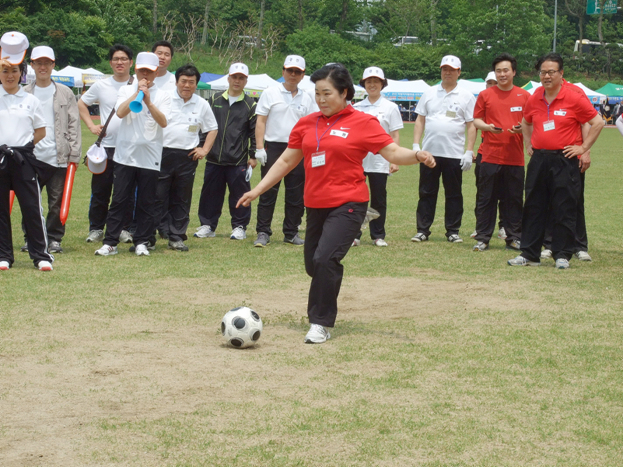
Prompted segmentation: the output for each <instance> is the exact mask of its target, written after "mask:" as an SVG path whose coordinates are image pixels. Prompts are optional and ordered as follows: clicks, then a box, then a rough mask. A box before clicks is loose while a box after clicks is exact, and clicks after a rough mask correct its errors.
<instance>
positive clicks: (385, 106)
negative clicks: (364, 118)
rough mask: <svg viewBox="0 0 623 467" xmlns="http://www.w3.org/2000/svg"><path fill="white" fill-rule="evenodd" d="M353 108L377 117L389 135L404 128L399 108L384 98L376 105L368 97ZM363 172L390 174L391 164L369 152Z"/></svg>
mask: <svg viewBox="0 0 623 467" xmlns="http://www.w3.org/2000/svg"><path fill="white" fill-rule="evenodd" d="M353 107H354V108H355V109H357V110H359V111H361V112H363V113H366V114H368V115H372V116H374V117H376V118H377V119H378V121H379V123H380V124H381V126H382V127H383V129H384V130H385V131H386V132H387V134H389V133H391V132H392V131H396V130H400V129H402V128H403V127H404V125H403V123H402V117H401V116H400V110H399V109H398V106H397V105H396V104H394V103H393V102H391V101H389V100H387V99H385V98H384V97H382V96H381V97H380V98H379V99H377V101H376V102H375V103H374V104H372V103H371V102H370V101H369V100H368V98H367V97H366V98H365V99H364V100H362V101H361V102H357V103H356V104H355V105H354V106H353ZM363 171H364V172H367V173H370V172H371V173H383V174H388V173H389V162H388V161H387V160H386V159H385V158H384V157H383V156H381V155H380V154H374V153H372V152H369V153H368V155H367V156H366V158H365V159H364V160H363Z"/></svg>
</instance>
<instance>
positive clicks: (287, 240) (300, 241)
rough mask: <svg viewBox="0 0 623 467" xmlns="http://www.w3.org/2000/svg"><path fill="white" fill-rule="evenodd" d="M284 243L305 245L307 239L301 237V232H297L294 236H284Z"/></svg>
mask: <svg viewBox="0 0 623 467" xmlns="http://www.w3.org/2000/svg"><path fill="white" fill-rule="evenodd" d="M283 243H289V244H290V245H296V246H303V245H305V240H303V239H302V238H301V237H299V234H296V235H295V236H294V237H292V238H287V237H284V238H283Z"/></svg>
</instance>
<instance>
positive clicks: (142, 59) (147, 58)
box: [134, 52, 160, 71]
mask: <svg viewBox="0 0 623 467" xmlns="http://www.w3.org/2000/svg"><path fill="white" fill-rule="evenodd" d="M159 66H160V60H158V55H156V54H155V53H152V52H140V53H139V54H138V55H137V56H136V65H135V66H134V68H135V69H137V70H139V69H141V68H147V69H148V70H151V71H156V70H157V69H158V67H159Z"/></svg>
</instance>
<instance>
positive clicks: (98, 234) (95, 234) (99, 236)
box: [87, 230, 104, 243]
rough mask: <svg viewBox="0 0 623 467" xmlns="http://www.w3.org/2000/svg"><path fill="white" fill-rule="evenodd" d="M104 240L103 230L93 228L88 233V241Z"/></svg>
mask: <svg viewBox="0 0 623 467" xmlns="http://www.w3.org/2000/svg"><path fill="white" fill-rule="evenodd" d="M102 240H104V231H103V230H91V231H90V232H89V235H87V243H95V242H101V241H102Z"/></svg>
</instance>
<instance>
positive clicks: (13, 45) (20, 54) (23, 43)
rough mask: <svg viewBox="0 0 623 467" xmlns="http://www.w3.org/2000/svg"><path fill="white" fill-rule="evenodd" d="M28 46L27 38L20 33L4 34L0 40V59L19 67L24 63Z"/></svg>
mask: <svg viewBox="0 0 623 467" xmlns="http://www.w3.org/2000/svg"><path fill="white" fill-rule="evenodd" d="M29 45H30V44H29V43H28V38H27V37H26V36H25V35H24V34H22V33H21V32H17V31H11V32H5V33H4V34H3V35H2V39H0V59H4V60H6V61H7V62H9V63H10V64H11V65H19V64H20V63H22V62H23V61H24V57H25V56H26V50H28V46H29Z"/></svg>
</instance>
